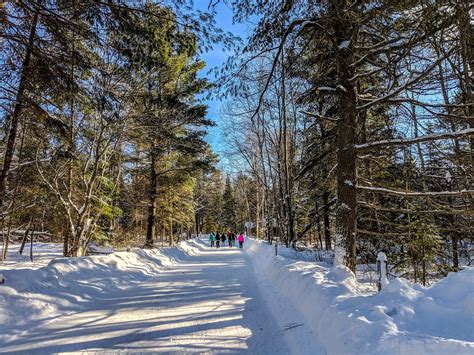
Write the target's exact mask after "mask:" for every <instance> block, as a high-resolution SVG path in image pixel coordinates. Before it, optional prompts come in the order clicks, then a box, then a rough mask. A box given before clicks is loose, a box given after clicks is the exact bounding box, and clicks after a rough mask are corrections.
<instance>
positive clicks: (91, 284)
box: [0, 242, 198, 344]
mask: <svg viewBox="0 0 474 355" xmlns="http://www.w3.org/2000/svg"><path fill="white" fill-rule="evenodd" d="M39 244H41V245H39V246H37V248H36V250H43V251H44V253H42V255H43V257H42V258H41V262H40V263H39V264H38V262H36V264H35V263H31V262H29V261H23V260H22V259H23V257H21V256H19V255H18V256H15V257H14V258H13V260H11V261H10V262H9V263H7V264H6V265H0V273H1V274H2V276H1V277H2V278H5V283H4V284H1V285H0V315H1V322H0V344H1V343H2V340H6V339H4V336H2V334H5V333H6V332H5V331H4V330H7V329H9V328H10V327H11V326H12V325H15V326H16V327H18V326H21V325H23V324H24V325H28V326H30V325H33V324H35V323H37V322H38V323H39V322H44V321H45V320H47V319H52V318H54V317H56V316H58V315H60V314H61V315H63V314H67V313H71V312H75V311H80V310H81V306H82V303H84V302H86V301H90V300H96V299H97V300H100V299H101V297H105V296H106V295H107V293H108V292H110V291H113V290H117V289H122V288H125V287H127V286H130V284H133V283H139V282H140V281H142V280H145V279H148V278H150V276H154V275H157V274H158V273H159V272H160V271H161V270H163V269H164V268H168V267H172V266H173V265H175V264H176V263H177V262H179V260H181V259H183V258H186V257H188V256H189V255H191V254H192V253H194V252H195V251H196V249H197V248H198V247H197V245H196V243H194V242H182V243H180V244H179V245H178V247H176V248H165V249H153V250H141V249H133V250H131V251H130V252H117V253H113V254H110V255H107V256H89V257H82V258H64V257H57V255H58V253H59V250H61V249H60V245H57V244H51V243H48V244H46V243H39ZM48 247H49V248H48ZM15 248H16V246H15V245H13V246H12V249H11V250H12V252H13V251H14V250H15ZM45 255H47V256H49V259H47V258H46V257H45ZM12 256H13V255H12ZM52 257H55V258H53V259H52ZM20 259H21V260H20ZM48 260H49V263H47V261H48ZM42 265H43V266H42ZM38 266H41V267H39V268H38ZM10 340H11V339H10Z"/></svg>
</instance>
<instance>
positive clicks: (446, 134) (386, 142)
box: [355, 128, 474, 150]
mask: <svg viewBox="0 0 474 355" xmlns="http://www.w3.org/2000/svg"><path fill="white" fill-rule="evenodd" d="M463 136H474V128H467V129H464V130H461V131H456V132H443V133H435V134H428V135H425V136H421V137H416V138H410V139H387V140H382V141H375V142H369V143H364V144H357V145H356V146H355V148H356V149H358V150H367V149H370V148H374V147H385V146H389V145H409V144H415V143H421V142H428V141H434V140H439V139H447V138H459V137H463Z"/></svg>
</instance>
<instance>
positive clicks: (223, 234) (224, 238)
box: [221, 232, 226, 246]
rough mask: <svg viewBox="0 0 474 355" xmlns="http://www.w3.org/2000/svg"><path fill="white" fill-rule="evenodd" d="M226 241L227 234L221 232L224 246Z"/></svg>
mask: <svg viewBox="0 0 474 355" xmlns="http://www.w3.org/2000/svg"><path fill="white" fill-rule="evenodd" d="M225 241H226V236H225V233H224V232H222V234H221V242H222V246H224V243H225Z"/></svg>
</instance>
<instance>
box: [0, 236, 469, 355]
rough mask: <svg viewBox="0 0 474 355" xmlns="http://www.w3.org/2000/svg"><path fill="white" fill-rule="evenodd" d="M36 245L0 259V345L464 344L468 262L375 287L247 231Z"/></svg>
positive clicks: (147, 348) (414, 349)
mask: <svg viewBox="0 0 474 355" xmlns="http://www.w3.org/2000/svg"><path fill="white" fill-rule="evenodd" d="M35 247H36V248H37V250H43V251H44V252H45V253H43V255H46V256H44V257H39V258H37V259H36V261H35V263H34V264H32V263H30V262H26V261H23V260H20V259H22V258H20V259H19V258H18V257H16V259H14V260H13V261H10V262H9V263H7V264H6V265H4V266H1V265H0V273H1V274H3V275H4V276H5V278H6V280H7V281H6V283H5V284H3V285H0V312H1V313H0V315H1V317H2V319H1V321H2V322H1V324H0V352H23V353H32V352H43V353H51V352H79V351H88V352H89V351H103V350H108V351H113V352H116V351H131V352H199V353H202V352H204V353H205V352H211V353H221V352H232V353H235V352H244V353H252V354H287V353H293V354H324V353H328V354H360V353H377V354H379V353H383V354H430V355H431V354H472V353H474V268H467V269H466V270H464V271H462V272H459V273H457V274H450V275H449V276H448V277H447V278H445V279H443V280H441V281H439V282H438V283H436V284H434V285H433V286H431V287H429V288H424V287H422V286H420V285H416V284H415V285H414V284H412V283H410V282H408V281H406V280H403V279H396V280H392V282H391V284H390V285H389V287H388V288H387V289H386V290H384V291H383V292H381V293H378V294H376V293H374V289H373V287H372V286H371V285H368V284H363V283H359V282H357V280H356V279H355V277H354V275H353V274H352V273H351V272H350V271H349V270H347V269H346V268H343V267H338V268H331V267H330V266H329V265H328V264H326V263H324V262H314V261H306V260H305V258H304V257H303V260H295V258H298V257H297V256H295V255H294V252H292V251H290V250H285V249H281V250H280V253H281V254H283V255H284V257H283V256H278V257H275V256H274V248H273V247H272V246H270V245H268V244H265V243H262V242H258V241H254V240H248V241H247V242H246V244H245V249H244V250H243V251H241V250H238V249H235V248H234V249H228V248H227V247H224V248H221V249H218V250H216V249H211V248H209V247H208V246H207V242H205V241H204V240H192V241H187V242H182V243H180V245H179V246H178V247H176V248H166V249H163V250H159V249H157V250H139V249H136V250H132V251H130V252H118V253H114V254H112V255H109V256H93V257H85V258H77V259H66V258H60V257H57V258H55V259H54V260H52V261H51V262H49V263H48V260H49V259H51V257H56V256H57V255H58V254H59V253H60V248H59V246H56V245H48V244H44V245H38V246H35ZM14 248H15V247H14ZM14 248H12V252H13V251H14V250H15V249H14ZM25 258H26V257H25ZM48 258H49V259H48Z"/></svg>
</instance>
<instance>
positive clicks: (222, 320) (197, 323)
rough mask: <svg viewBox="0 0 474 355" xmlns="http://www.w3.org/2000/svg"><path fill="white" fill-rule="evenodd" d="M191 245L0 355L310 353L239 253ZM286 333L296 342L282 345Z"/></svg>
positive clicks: (304, 334)
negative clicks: (185, 253) (151, 272)
mask: <svg viewBox="0 0 474 355" xmlns="http://www.w3.org/2000/svg"><path fill="white" fill-rule="evenodd" d="M198 248H199V249H198V250H199V252H198V253H196V255H193V256H189V257H187V258H186V259H185V260H183V262H180V263H177V264H176V265H175V266H173V267H172V268H169V269H167V270H165V271H163V272H160V273H159V274H157V275H156V276H152V277H150V278H149V279H147V280H146V281H145V282H141V283H139V284H136V283H134V284H133V285H131V286H130V287H128V288H126V289H125V290H115V291H112V292H110V293H108V292H106V293H104V294H103V296H101V297H100V299H92V300H83V301H82V302H85V304H84V305H83V306H81V311H80V312H76V313H72V314H68V315H63V316H60V317H57V318H55V319H52V320H49V321H47V322H43V323H40V324H38V325H36V326H35V327H33V328H31V329H28V330H25V331H23V332H21V333H19V334H18V335H17V336H16V337H15V339H14V340H12V341H10V342H8V343H6V344H4V347H3V348H2V349H0V352H24V353H29V354H30V353H32V352H40V353H52V352H81V351H86V352H94V351H104V350H106V351H111V352H118V351H125V352H179V353H182V352H188V353H194V352H198V353H209V352H211V353H221V352H232V353H236V352H239V353H240V352H243V353H252V354H288V353H294V352H295V351H297V350H298V349H297V348H299V350H300V351H304V352H307V351H308V350H309V349H311V343H313V342H314V341H315V340H314V334H312V333H311V332H310V331H309V330H308V329H307V328H306V327H305V326H304V324H303V323H302V322H301V320H300V319H297V318H294V319H291V317H290V318H288V317H289V316H288V315H289V314H291V312H288V311H289V310H288V309H287V308H286V309H285V305H284V304H283V303H282V302H283V301H280V300H278V297H277V296H276V295H275V294H273V293H272V292H273V291H272V290H271V289H267V290H265V289H264V292H263V293H262V290H261V289H259V287H258V285H257V283H258V282H259V281H258V278H257V275H256V273H255V272H254V268H253V264H252V261H251V259H250V256H249V255H247V253H246V252H245V250H244V251H241V250H238V249H236V248H232V249H229V248H228V247H224V248H221V249H218V250H216V249H211V248H209V247H207V245H205V243H204V242H203V241H199V243H198ZM269 298H270V299H269ZM283 310H284V311H285V312H283V313H281V312H282V311H283ZM279 313H281V314H279ZM282 314H283V315H284V316H283V318H282ZM285 317H286V318H285ZM295 317H296V315H295ZM276 318H278V319H276ZM282 322H283V323H282ZM288 332H291V333H292V334H288ZM286 335H288V336H286ZM294 335H298V336H297V339H298V342H299V343H298V344H294V342H292V344H289V343H287V342H288V341H290V342H291V340H289V339H291V338H292V336H294ZM295 346H296V347H297V348H295ZM312 350H313V351H311V353H319V351H317V349H316V348H313V349H312Z"/></svg>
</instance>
